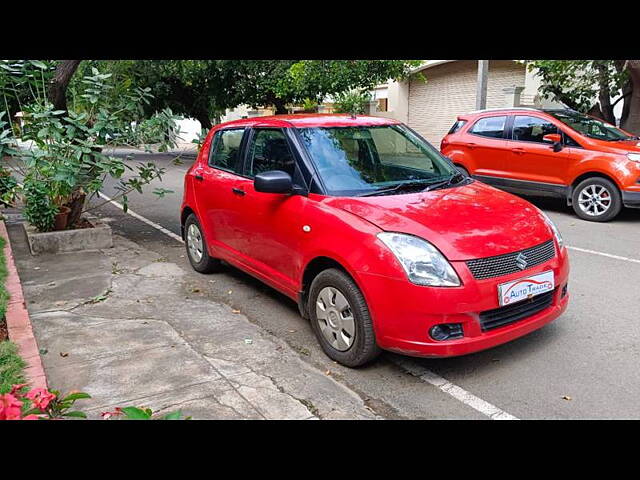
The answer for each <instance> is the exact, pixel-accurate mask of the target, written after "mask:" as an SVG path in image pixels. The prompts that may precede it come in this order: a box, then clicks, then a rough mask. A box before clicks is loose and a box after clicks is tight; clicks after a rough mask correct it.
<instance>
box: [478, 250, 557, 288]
mask: <svg viewBox="0 0 640 480" xmlns="http://www.w3.org/2000/svg"><path fill="white" fill-rule="evenodd" d="M555 254H556V247H555V245H554V244H553V240H549V241H547V242H544V243H541V244H540V245H536V246H535V247H531V248H526V249H524V250H520V251H519V252H513V253H507V254H505V255H498V256H496V257H487V258H477V259H474V260H468V261H467V262H466V263H467V267H469V270H471V273H472V274H473V276H474V277H475V278H476V279H478V280H483V279H485V278H493V277H501V276H502V275H508V274H510V273H515V272H520V271H523V270H526V269H528V268H531V267H535V266H536V265H540V264H541V263H544V262H546V261H548V260H551V259H552V258H553V257H554V256H555ZM523 257H524V259H523ZM523 262H526V265H525V267H524V268H521V266H522V264H523ZM519 263H520V265H518V264H519Z"/></svg>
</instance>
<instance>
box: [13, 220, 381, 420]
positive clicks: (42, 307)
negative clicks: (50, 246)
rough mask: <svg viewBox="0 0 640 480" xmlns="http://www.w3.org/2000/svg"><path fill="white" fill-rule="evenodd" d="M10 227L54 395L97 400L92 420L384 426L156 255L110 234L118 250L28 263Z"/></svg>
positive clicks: (89, 406) (86, 407)
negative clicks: (129, 409) (140, 411)
mask: <svg viewBox="0 0 640 480" xmlns="http://www.w3.org/2000/svg"><path fill="white" fill-rule="evenodd" d="M7 228H8V231H9V235H10V238H11V242H12V246H13V250H14V256H15V261H16V265H17V267H18V272H19V274H20V278H21V280H22V284H23V289H24V296H25V298H26V302H27V308H28V310H29V314H30V316H31V321H32V324H33V329H34V333H35V336H36V339H37V342H38V345H39V347H40V350H41V357H42V362H43V365H44V369H45V373H46V375H47V379H48V383H49V386H50V388H53V389H57V390H61V391H63V392H65V393H66V392H68V391H70V390H80V391H84V392H87V393H89V394H90V395H91V396H92V399H91V400H83V401H81V402H79V403H78V405H77V406H78V408H79V409H81V410H83V411H85V412H87V414H88V416H89V418H100V414H101V413H102V412H105V411H108V410H112V409H113V408H114V407H118V406H119V407H124V406H131V405H135V406H144V407H149V408H151V409H152V410H153V411H154V412H156V413H157V414H163V413H169V412H171V411H175V410H177V409H180V410H182V412H183V413H184V414H185V415H191V416H192V417H193V418H195V419H374V418H378V417H377V415H376V414H375V413H374V412H373V411H372V410H371V409H370V408H369V407H368V406H367V405H365V403H364V402H363V400H362V398H360V396H359V395H358V394H356V393H355V392H353V391H352V390H350V389H349V388H348V387H346V386H345V385H343V384H341V383H339V382H337V381H336V380H334V379H333V378H332V377H331V374H330V372H329V371H327V372H323V371H320V370H318V369H317V368H315V367H314V366H312V365H309V364H308V363H306V362H304V361H303V360H301V359H300V358H299V355H298V353H297V352H295V351H294V350H293V349H292V348H291V347H290V346H288V345H287V344H286V343H285V342H284V341H282V340H280V339H278V338H277V337H275V336H273V335H271V334H270V333H268V332H266V331H265V330H263V329H261V328H260V327H259V326H257V325H255V324H253V323H251V322H249V321H248V320H247V318H246V317H245V316H244V315H243V314H242V313H240V312H239V311H237V310H233V309H232V308H231V307H229V306H227V305H224V304H221V303H217V302H214V301H212V300H210V299H208V298H206V296H204V295H201V292H200V291H199V289H198V288H196V287H194V286H193V284H192V283H191V282H189V281H188V279H187V278H186V276H185V271H184V270H183V268H182V267H180V266H178V265H177V264H175V263H170V262H168V261H166V259H164V258H163V257H161V256H160V255H159V254H158V253H155V252H151V251H149V250H146V249H144V248H142V247H141V246H140V245H139V244H137V243H134V242H132V241H130V240H127V239H125V238H124V237H121V236H118V235H114V247H113V248H109V249H104V250H96V251H82V252H69V253H58V254H42V255H38V256H32V255H31V254H30V252H29V249H28V246H27V243H26V238H25V235H24V231H23V229H22V227H21V225H20V224H19V223H8V224H7ZM209 281H215V280H209ZM45 352H46V353H45Z"/></svg>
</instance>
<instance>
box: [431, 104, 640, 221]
mask: <svg viewBox="0 0 640 480" xmlns="http://www.w3.org/2000/svg"><path fill="white" fill-rule="evenodd" d="M440 150H441V152H442V153H443V154H444V155H446V156H447V157H449V158H450V159H451V160H452V161H453V163H454V164H456V165H457V166H458V168H459V169H460V170H461V171H463V173H468V174H471V175H473V176H474V177H475V178H477V179H479V180H481V181H483V182H485V183H488V184H491V185H493V186H495V187H498V188H502V189H504V190H509V191H512V192H514V193H519V194H529V195H539V196H554V197H560V198H564V199H566V200H567V204H568V205H570V206H573V209H574V210H575V212H576V214H577V215H578V216H579V217H580V218H583V219H585V220H590V221H594V222H606V221H608V220H611V219H612V218H614V217H615V216H616V215H618V213H619V212H620V210H621V209H622V206H623V205H624V206H625V207H631V208H640V139H639V138H638V137H637V136H633V135H631V134H629V133H627V132H625V131H623V130H621V129H619V128H617V127H614V126H613V125H610V124H608V123H605V122H603V121H602V120H599V119H597V118H594V117H591V116H588V115H584V114H582V113H579V112H576V111H573V110H568V109H567V110H538V109H533V108H511V109H495V110H480V111H476V112H471V113H469V114H468V115H460V116H459V117H458V119H457V121H456V123H455V124H454V125H453V127H451V130H449V133H448V134H447V135H446V136H445V137H444V138H443V139H442V143H441V145H440Z"/></svg>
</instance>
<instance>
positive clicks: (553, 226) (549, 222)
mask: <svg viewBox="0 0 640 480" xmlns="http://www.w3.org/2000/svg"><path fill="white" fill-rule="evenodd" d="M538 211H539V212H540V213H541V214H542V216H543V217H544V221H545V222H547V225H549V227H550V228H551V230H553V234H554V235H555V237H556V240H557V241H558V246H559V247H560V248H562V247H563V245H564V240H562V235H560V230H558V227H556V224H555V223H553V221H552V220H551V219H550V218H549V215H547V214H546V213H544V212H543V211H542V210H540V209H538Z"/></svg>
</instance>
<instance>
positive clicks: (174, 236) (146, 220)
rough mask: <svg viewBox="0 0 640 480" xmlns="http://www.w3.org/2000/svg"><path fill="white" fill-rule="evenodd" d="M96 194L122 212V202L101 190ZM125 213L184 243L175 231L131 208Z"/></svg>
mask: <svg viewBox="0 0 640 480" xmlns="http://www.w3.org/2000/svg"><path fill="white" fill-rule="evenodd" d="M98 196H100V197H102V198H104V199H105V200H107V201H108V202H109V203H111V204H113V205H115V206H116V207H118V208H119V209H120V210H122V211H123V212H124V207H123V206H122V204H120V203H118V202H116V201H115V200H112V199H111V197H108V196H107V195H105V194H104V193H102V192H98ZM127 214H129V215H131V216H132V217H133V218H137V219H138V220H140V221H141V222H144V223H146V224H147V225H150V226H152V227H153V228H155V229H157V230H160V231H161V232H162V233H164V234H166V235H169V236H170V237H171V238H173V239H174V240H177V241H179V242H180V243H184V240H182V238H181V237H180V235H176V234H175V233H173V232H172V231H170V230H167V229H166V228H164V227H163V226H162V225H158V224H157V223H155V222H152V221H151V220H149V219H148V218H145V217H143V216H142V215H140V214H138V213H136V212H134V211H133V210H131V209H130V208H128V209H127Z"/></svg>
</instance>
